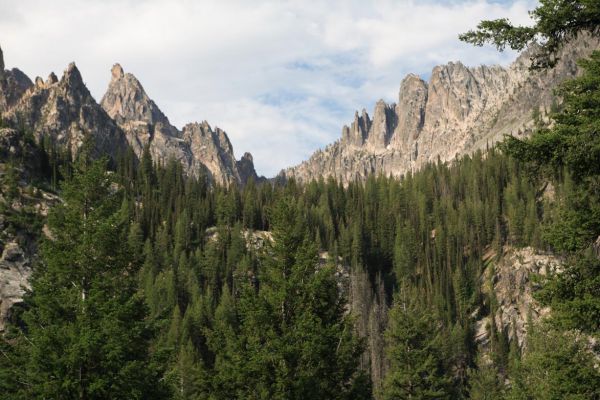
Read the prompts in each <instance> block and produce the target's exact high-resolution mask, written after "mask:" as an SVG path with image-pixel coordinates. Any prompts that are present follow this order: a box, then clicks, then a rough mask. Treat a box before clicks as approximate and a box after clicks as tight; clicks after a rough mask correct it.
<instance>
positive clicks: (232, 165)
mask: <svg viewBox="0 0 600 400" xmlns="http://www.w3.org/2000/svg"><path fill="white" fill-rule="evenodd" d="M0 67H2V68H1V72H0V116H1V117H2V120H3V121H4V123H6V124H7V125H9V126H13V127H22V128H24V129H27V130H30V131H31V132H32V133H33V135H34V137H35V138H36V139H37V140H38V141H39V140H41V139H42V138H44V137H49V138H50V139H51V140H52V141H53V142H54V143H55V144H57V145H58V146H60V147H62V148H65V149H67V150H68V151H70V152H71V154H74V155H76V154H77V153H78V152H79V151H80V148H81V146H82V145H83V142H84V140H85V139H86V138H90V139H91V141H92V142H93V153H94V155H95V156H102V155H108V156H110V157H111V158H113V159H114V158H116V157H118V156H119V155H120V154H123V153H124V152H125V151H126V149H127V146H131V148H132V149H133V151H134V153H135V155H136V156H137V157H138V159H139V158H141V156H142V152H143V150H144V147H145V146H148V148H149V150H150V153H151V155H152V156H153V159H154V161H155V162H158V163H162V164H164V163H166V162H167V161H168V160H169V159H175V160H177V161H179V162H180V163H181V164H182V167H183V171H184V172H185V173H186V174H187V175H189V176H195V177H198V176H200V175H205V176H207V178H208V180H209V181H211V182H213V183H218V184H222V185H231V184H236V185H245V184H246V182H247V181H248V180H249V179H254V180H256V181H258V180H260V179H262V178H259V177H258V175H257V174H256V171H255V169H254V164H253V159H252V157H251V156H250V157H247V155H246V154H247V153H245V154H244V156H243V157H242V158H241V159H240V160H236V158H235V155H234V151H233V146H232V145H231V142H230V141H229V138H228V136H227V134H226V133H225V131H223V130H221V129H219V128H216V127H215V128H214V129H213V128H212V127H211V126H210V125H209V124H208V122H207V121H203V122H202V123H191V124H188V125H186V127H184V128H183V129H182V130H181V131H180V130H178V129H177V128H176V127H175V126H173V125H171V123H170V122H169V119H168V118H167V116H166V115H165V114H164V113H163V112H162V111H161V110H160V108H159V107H158V106H157V105H156V103H155V102H154V101H153V100H152V99H151V98H150V97H149V96H148V95H147V94H146V92H145V90H144V88H143V86H142V84H141V83H140V82H139V81H138V80H137V78H136V77H135V76H134V75H133V74H130V73H125V72H124V71H123V68H122V67H121V66H120V65H119V64H115V65H114V66H113V68H112V69H111V80H110V82H109V85H108V88H107V91H106V93H105V94H104V96H103V98H102V99H101V101H100V102H99V103H98V102H96V100H95V99H94V98H93V96H92V95H91V93H90V91H89V90H88V88H87V87H86V85H85V83H84V81H83V78H82V76H81V73H80V71H79V69H78V68H77V67H76V65H75V63H71V64H69V66H68V67H67V69H66V70H65V72H64V73H63V76H62V77H61V78H60V79H58V77H57V76H56V75H55V74H54V73H51V74H50V75H49V77H48V79H47V80H46V81H44V80H43V79H42V78H40V77H37V78H36V79H35V83H34V82H32V81H31V80H30V79H29V78H28V77H27V75H25V74H24V73H23V72H21V71H20V70H18V69H16V68H14V69H12V70H4V58H3V54H2V51H1V50H0Z"/></svg>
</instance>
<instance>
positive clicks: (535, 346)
mask: <svg viewBox="0 0 600 400" xmlns="http://www.w3.org/2000/svg"><path fill="white" fill-rule="evenodd" d="M586 341H587V339H586V338H585V337H584V336H580V335H577V334H575V333H569V332H561V331H556V330H553V329H552V328H551V327H548V326H540V327H538V328H536V329H535V330H534V331H533V332H530V334H529V337H528V349H527V352H526V353H525V355H524V357H523V361H522V363H521V364H520V366H519V368H518V369H517V370H516V371H515V373H514V374H513V385H512V389H511V390H510V393H509V396H508V398H509V399H519V400H520V399H534V400H555V399H556V400H558V399H581V400H583V399H598V398H600V373H599V372H598V370H597V368H596V367H595V366H594V363H595V362H597V361H595V360H594V356H593V355H592V354H591V353H590V352H589V350H588V349H586V346H587V344H586Z"/></svg>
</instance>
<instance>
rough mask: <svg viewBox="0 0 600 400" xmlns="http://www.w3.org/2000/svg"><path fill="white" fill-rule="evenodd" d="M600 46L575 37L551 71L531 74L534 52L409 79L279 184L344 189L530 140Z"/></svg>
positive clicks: (583, 36)
mask: <svg viewBox="0 0 600 400" xmlns="http://www.w3.org/2000/svg"><path fill="white" fill-rule="evenodd" d="M597 48H600V41H599V40H598V38H597V37H594V36H591V35H589V34H580V35H579V36H578V37H577V38H576V39H575V40H573V41H571V42H570V43H568V44H567V45H565V46H564V47H563V48H562V49H561V51H560V54H559V56H560V59H559V62H558V64H557V65H556V66H555V67H554V68H552V69H551V70H548V71H543V72H539V71H537V72H533V71H532V70H530V68H529V67H530V65H531V61H530V58H531V56H532V55H533V54H534V53H535V51H536V49H535V48H531V49H528V50H526V51H524V52H523V53H522V54H521V55H519V57H517V59H516V60H515V61H514V62H513V63H512V64H511V65H510V66H509V67H507V68H504V67H501V66H498V65H494V66H483V65H482V66H478V67H466V66H465V65H464V64H463V63H462V62H460V61H458V62H449V63H447V64H445V65H438V66H436V67H434V68H433V70H432V73H431V77H430V79H429V82H426V81H424V80H423V79H421V78H420V77H419V76H417V75H415V74H408V75H407V76H406V77H405V78H404V79H403V80H402V82H401V84H400V89H399V94H398V101H397V103H391V104H388V103H386V102H385V101H383V100H379V101H378V102H377V103H376V104H375V107H374V113H373V117H372V118H371V117H370V116H369V114H368V113H367V111H366V110H365V109H363V110H362V113H360V114H359V113H358V111H357V112H355V114H354V120H353V122H352V123H350V124H349V125H344V126H343V127H342V133H341V137H340V138H339V139H338V140H336V141H335V142H333V143H331V144H329V145H327V146H326V147H325V148H323V149H319V150H317V151H315V153H313V155H312V156H311V157H310V158H309V159H308V160H305V161H304V162H302V163H300V164H298V165H296V166H292V167H288V168H286V169H284V170H282V171H281V172H280V173H279V175H278V178H279V179H287V178H294V179H295V180H297V181H300V182H307V181H310V180H311V179H319V178H320V177H324V178H327V177H333V178H335V179H337V180H338V181H340V182H342V183H344V184H348V183H349V182H351V181H353V180H364V179H365V178H366V177H367V176H369V175H373V174H374V175H378V174H383V175H393V176H396V177H399V176H402V175H404V174H406V173H408V172H413V171H416V170H418V169H419V168H421V167H422V166H423V165H425V164H426V163H428V162H436V161H437V160H438V159H439V160H441V161H451V160H453V159H455V158H456V157H457V156H460V155H464V154H469V153H472V152H473V151H476V150H478V149H485V148H487V147H488V146H491V145H493V144H494V143H496V142H498V141H500V140H502V138H503V137H504V136H505V135H514V136H518V137H523V136H527V135H528V134H529V133H531V132H532V130H533V129H534V127H535V125H536V124H537V123H538V122H539V121H537V120H536V119H540V118H541V119H545V118H547V115H548V114H549V112H550V111H551V109H552V108H553V107H555V106H556V104H554V103H553V96H552V90H553V88H554V87H556V85H557V84H558V83H560V82H562V81H564V80H565V79H567V78H569V77H573V76H575V75H576V74H577V73H578V68H577V65H576V60H577V59H579V58H581V57H584V56H586V55H589V54H590V53H591V52H592V50H594V49H597Z"/></svg>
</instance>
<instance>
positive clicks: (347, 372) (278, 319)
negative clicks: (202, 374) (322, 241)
mask: <svg viewBox="0 0 600 400" xmlns="http://www.w3.org/2000/svg"><path fill="white" fill-rule="evenodd" d="M272 224H273V239H274V242H273V246H272V247H271V248H269V249H268V250H267V254H268V255H267V256H266V257H265V258H264V259H263V260H261V263H260V264H261V266H260V269H259V271H260V273H259V276H258V282H254V281H253V280H248V281H246V282H240V285H239V286H238V290H239V292H240V294H239V300H238V304H237V306H235V307H234V306H233V305H232V304H231V297H230V295H229V294H228V292H227V291H224V292H223V293H224V295H223V296H222V299H221V303H220V305H219V308H218V309H217V315H216V317H215V318H216V321H215V322H216V324H215V329H214V331H213V332H212V338H213V339H212V344H213V349H214V351H215V352H216V362H215V373H216V374H217V378H216V380H215V390H214V392H213V393H212V395H213V397H214V398H217V399H234V398H239V399H281V400H283V399H308V398H311V399H359V398H366V397H362V396H361V395H360V394H361V393H363V394H364V393H369V390H368V386H365V380H364V378H363V377H362V375H361V373H359V372H358V359H359V357H360V354H361V353H362V346H361V345H360V341H359V340H358V339H357V338H356V337H355V335H354V334H353V328H352V324H351V320H350V319H349V318H348V317H347V316H345V315H344V304H345V299H344V298H343V297H341V296H340V293H339V290H338V287H337V283H336V280H335V278H334V270H333V268H332V267H330V266H326V267H322V268H320V267H319V266H318V262H317V258H316V256H317V253H316V248H315V247H314V245H313V244H312V243H311V242H310V241H308V240H307V239H306V235H305V228H304V227H303V226H304V224H303V221H302V220H301V219H300V218H299V215H298V214H297V212H296V211H295V204H294V203H293V202H292V201H290V200H283V201H281V202H280V203H279V204H278V205H277V206H276V208H275V209H274V211H273V213H272Z"/></svg>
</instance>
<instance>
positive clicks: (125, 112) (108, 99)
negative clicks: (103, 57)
mask: <svg viewBox="0 0 600 400" xmlns="http://www.w3.org/2000/svg"><path fill="white" fill-rule="evenodd" d="M100 104H101V105H102V107H103V108H104V110H105V111H106V112H107V114H108V115H109V116H110V117H111V118H113V119H114V120H115V121H116V122H117V124H118V125H119V127H120V128H121V129H122V130H123V131H124V132H125V134H126V137H127V141H128V142H129V144H130V145H131V146H132V148H133V150H134V152H135V153H136V154H137V155H138V156H140V155H141V153H142V151H143V149H144V147H145V146H148V147H149V149H150V153H151V154H152V157H153V158H154V160H156V161H158V162H162V163H166V162H167V161H168V160H169V159H171V158H172V159H176V160H178V161H179V162H181V164H182V165H183V167H184V170H185V171H186V172H187V173H188V174H190V175H195V176H197V175H199V174H207V175H208V176H209V178H210V179H211V180H212V181H214V182H216V183H220V184H225V185H228V184H232V183H235V184H239V185H243V184H245V182H246V180H247V179H249V178H250V177H254V178H256V172H255V171H254V165H253V164H252V163H251V162H250V163H248V162H247V161H245V162H242V163H241V164H238V162H237V161H236V160H235V157H234V153H233V147H232V145H231V142H230V141H229V138H228V137H227V134H226V133H225V132H224V131H222V130H221V129H219V128H215V129H213V128H211V126H210V125H209V124H208V122H206V121H203V122H202V123H193V124H187V125H186V126H185V127H184V128H183V130H182V131H179V130H178V129H177V128H176V127H174V126H173V125H171V123H170V122H169V119H168V118H167V117H166V116H165V114H164V113H163V112H162V111H161V110H160V109H159V108H158V106H157V105H156V103H155V102H154V101H153V100H152V99H151V98H150V97H149V96H148V94H147V93H146V91H145V90H144V88H143V86H142V84H141V83H140V81H139V80H138V79H137V78H136V77H135V76H134V75H133V74H130V73H125V72H124V71H123V68H122V67H121V65H120V64H115V65H114V66H113V67H112V69H111V80H110V83H109V85H108V89H107V91H106V93H105V94H104V96H103V97H102V100H101V102H100ZM250 165H252V171H249V166H250ZM241 168H243V172H240V171H241Z"/></svg>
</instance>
